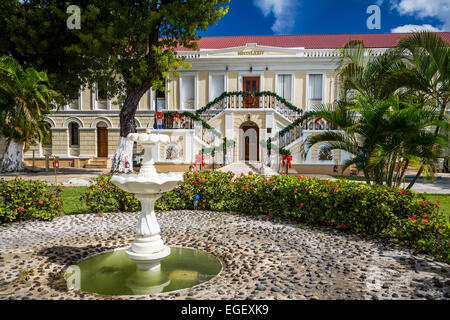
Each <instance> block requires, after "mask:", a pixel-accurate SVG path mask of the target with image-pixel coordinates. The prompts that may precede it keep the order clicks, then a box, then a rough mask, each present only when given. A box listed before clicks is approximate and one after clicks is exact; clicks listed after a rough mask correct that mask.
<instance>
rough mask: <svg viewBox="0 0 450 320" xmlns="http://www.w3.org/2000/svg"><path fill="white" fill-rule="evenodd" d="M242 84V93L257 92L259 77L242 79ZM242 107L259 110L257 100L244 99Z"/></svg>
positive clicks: (256, 98) (253, 98)
mask: <svg viewBox="0 0 450 320" xmlns="http://www.w3.org/2000/svg"><path fill="white" fill-rule="evenodd" d="M242 82H243V88H244V91H249V92H259V77H243V79H242ZM242 106H243V107H244V108H259V98H258V97H247V98H245V97H244V98H243V101H242Z"/></svg>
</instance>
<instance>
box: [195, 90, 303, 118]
mask: <svg viewBox="0 0 450 320" xmlns="http://www.w3.org/2000/svg"><path fill="white" fill-rule="evenodd" d="M230 96H243V97H244V98H246V97H259V96H271V97H275V98H276V99H278V100H279V101H280V102H282V103H283V104H284V105H285V106H286V107H288V108H289V109H291V110H292V111H295V112H298V113H300V114H303V110H302V109H299V108H297V107H296V106H294V105H293V104H292V103H290V102H289V101H287V100H286V99H284V98H282V97H280V96H279V95H277V94H276V93H275V92H272V91H258V92H252V91H230V92H224V93H222V94H221V95H220V96H218V97H217V98H215V99H214V100H212V101H210V102H209V103H208V104H207V105H206V106H204V107H203V108H200V109H198V110H197V111H196V112H195V113H196V114H197V115H200V114H201V113H203V112H205V111H206V110H208V109H209V108H211V107H212V106H213V105H214V104H216V103H218V102H219V101H220V100H222V99H224V98H225V97H230Z"/></svg>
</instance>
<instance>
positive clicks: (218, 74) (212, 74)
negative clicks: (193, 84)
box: [208, 72, 228, 101]
mask: <svg viewBox="0 0 450 320" xmlns="http://www.w3.org/2000/svg"><path fill="white" fill-rule="evenodd" d="M214 76H223V92H227V91H228V73H227V72H210V73H209V76H208V96H209V101H213V100H214V99H215V98H217V97H213V96H212V90H211V85H212V79H213V77H214ZM223 92H222V93H223Z"/></svg>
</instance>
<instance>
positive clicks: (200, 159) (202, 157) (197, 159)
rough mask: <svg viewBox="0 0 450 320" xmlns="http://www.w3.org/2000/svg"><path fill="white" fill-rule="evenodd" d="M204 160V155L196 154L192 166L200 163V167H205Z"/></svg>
mask: <svg viewBox="0 0 450 320" xmlns="http://www.w3.org/2000/svg"><path fill="white" fill-rule="evenodd" d="M204 160H205V156H204V155H199V154H196V155H195V162H194V165H197V161H201V162H202V166H203V167H204V166H205V162H204Z"/></svg>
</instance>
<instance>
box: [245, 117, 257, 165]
mask: <svg viewBox="0 0 450 320" xmlns="http://www.w3.org/2000/svg"><path fill="white" fill-rule="evenodd" d="M249 129H253V130H255V133H256V137H254V138H255V140H256V141H251V140H250V136H249V135H245V133H246V132H247V130H249ZM242 131H243V132H244V160H245V161H254V160H255V159H250V147H255V146H256V161H259V143H258V141H259V128H258V126H256V125H249V126H243V127H242ZM254 144H256V145H254ZM241 150H242V149H241Z"/></svg>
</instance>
